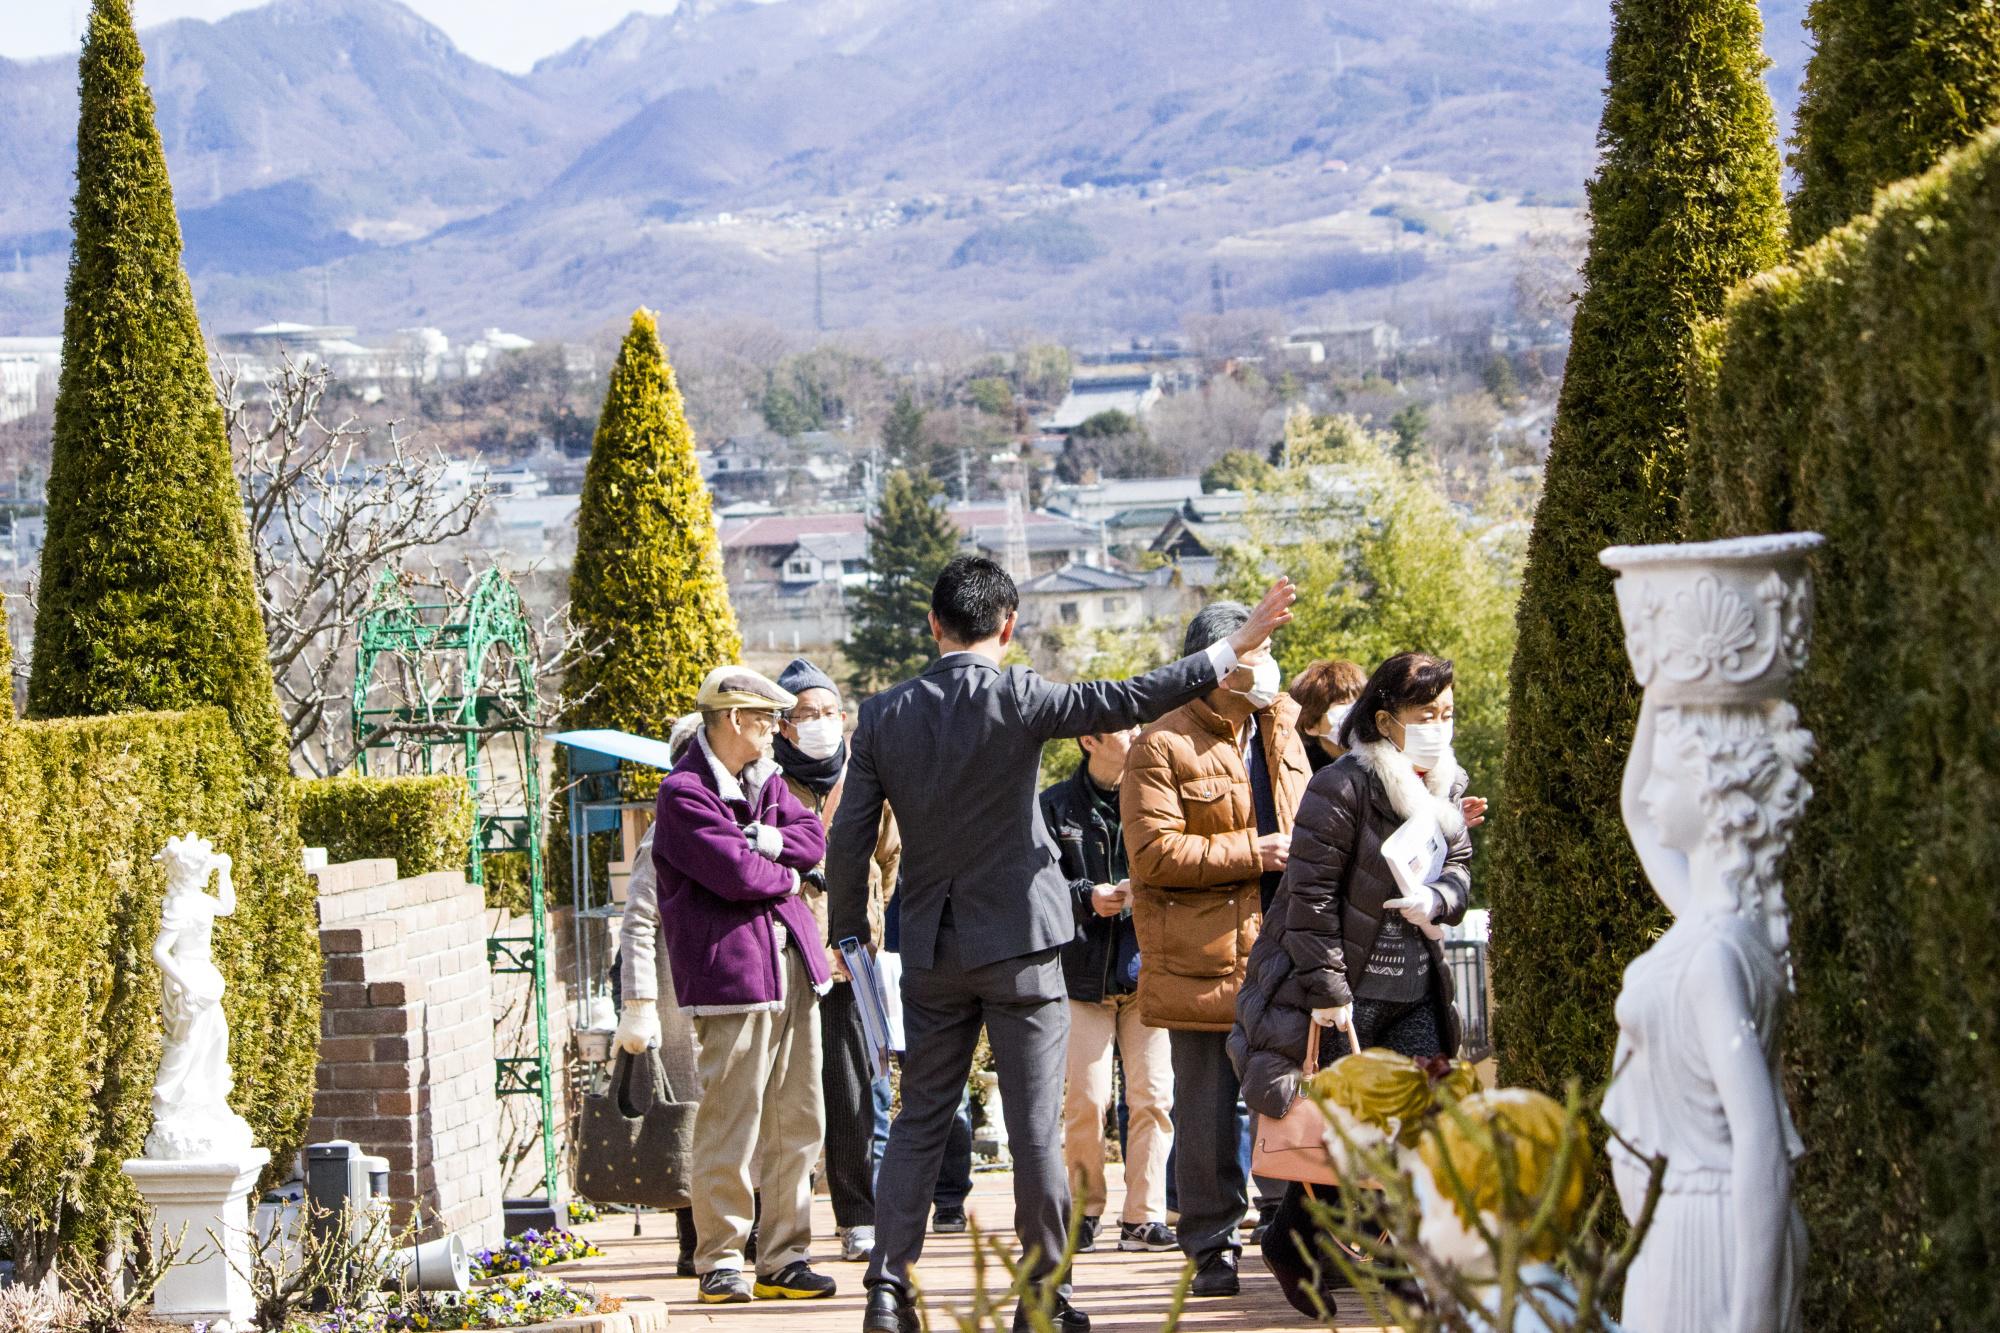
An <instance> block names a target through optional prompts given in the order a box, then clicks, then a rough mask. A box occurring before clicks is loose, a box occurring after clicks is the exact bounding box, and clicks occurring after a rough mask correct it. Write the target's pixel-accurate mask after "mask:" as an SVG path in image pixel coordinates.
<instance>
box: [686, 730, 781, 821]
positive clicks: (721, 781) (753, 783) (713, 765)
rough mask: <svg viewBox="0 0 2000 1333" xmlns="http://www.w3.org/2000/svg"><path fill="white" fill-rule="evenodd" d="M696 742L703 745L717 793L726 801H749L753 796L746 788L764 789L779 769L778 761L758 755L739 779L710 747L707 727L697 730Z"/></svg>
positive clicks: (751, 789)
mask: <svg viewBox="0 0 2000 1333" xmlns="http://www.w3.org/2000/svg"><path fill="white" fill-rule="evenodd" d="M694 743H695V744H696V745H699V746H700V747H701V757H702V758H703V759H706V760H707V761H708V771H709V773H710V774H711V775H713V776H714V778H715V790H716V794H717V795H719V796H721V797H722V799H723V800H725V801H743V802H745V803H748V802H749V801H750V800H751V797H750V796H749V795H747V794H746V789H747V790H748V791H752V792H761V791H763V790H764V784H765V783H767V782H769V781H770V780H771V775H772V774H774V773H776V772H777V771H778V763H777V761H776V760H775V759H766V758H764V756H762V755H758V756H757V757H756V758H755V759H753V760H751V761H750V767H748V768H746V769H744V770H743V775H742V777H741V779H739V778H738V777H737V775H736V774H734V773H731V772H730V771H729V769H728V767H727V766H726V765H725V764H724V763H723V762H722V761H721V760H720V759H717V758H716V757H715V751H714V750H712V749H710V748H709V745H708V730H707V728H702V729H701V730H699V731H696V732H695V734H694Z"/></svg>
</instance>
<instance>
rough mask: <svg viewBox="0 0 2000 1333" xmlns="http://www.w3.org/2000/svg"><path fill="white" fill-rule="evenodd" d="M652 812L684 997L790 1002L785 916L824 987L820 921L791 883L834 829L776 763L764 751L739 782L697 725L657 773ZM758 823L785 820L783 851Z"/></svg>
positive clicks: (683, 1000)
mask: <svg viewBox="0 0 2000 1333" xmlns="http://www.w3.org/2000/svg"><path fill="white" fill-rule="evenodd" d="M655 819H656V820H657V824H656V827H655V831H654V834H653V868H654V871H655V872H656V873H657V875H658V878H659V900H660V935H661V938H662V941H663V943H664V944H665V946H666V949H667V957H668V958H669V959H670V960H671V961H672V963H673V969H674V991H675V998H676V999H678V1000H679V1002H680V1005H681V1008H683V1009H686V1010H689V1011H690V1012H692V1013H695V1014H725V1013H749V1012H753V1011H756V1010H760V1009H772V1010H775V1009H778V1008H781V1007H782V1006H783V1003H784V1000H783V996H784V988H783V985H782V978H783V976H784V972H783V966H782V960H781V959H780V958H779V956H778V947H777V933H776V932H775V931H774V929H773V926H774V925H777V924H782V925H783V926H784V927H785V929H786V931H787V932H789V933H790V935H791V938H792V940H793V941H794V942H795V943H794V947H796V948H797V949H798V950H799V953H800V954H801V955H802V956H803V958H804V959H805V965H806V971H807V973H808V974H809V975H810V976H811V977H812V982H813V986H814V988H815V989H816V990H824V989H825V988H826V986H827V985H828V983H829V981H830V980H831V978H830V976H829V974H828V972H827V967H826V955H825V951H824V950H823V949H821V948H820V947H819V927H818V925H817V924H816V923H815V922H814V920H813V914H812V911H811V909H810V908H808V907H807V906H806V903H805V900H804V899H803V898H801V897H799V895H798V894H797V893H795V892H794V891H793V887H794V885H796V884H797V883H798V874H803V873H804V872H805V871H808V870H811V869H813V868H814V867H815V866H817V865H818V864H819V863H820V861H821V859H822V858H823V857H824V856H825V855H826V831H825V829H824V828H823V827H822V826H821V824H820V822H819V817H818V816H817V815H815V814H813V812H812V811H810V810H808V809H806V808H805V807H804V806H803V805H801V804H799V801H798V799H797V798H796V797H794V796H793V795H792V794H791V792H790V790H788V789H787V788H786V786H785V780H784V777H783V776H782V775H781V774H780V773H779V771H778V766H777V765H776V764H775V763H772V762H771V761H769V760H759V761H758V762H756V763H755V764H752V765H751V766H750V767H749V768H748V769H746V770H745V771H744V773H743V774H742V780H741V782H740V783H739V782H738V781H737V780H736V779H734V778H731V777H729V776H728V775H727V774H726V773H723V772H721V771H720V766H719V765H717V764H716V763H714V762H713V761H712V760H711V759H710V756H709V750H708V745H707V742H706V739H705V738H702V737H699V736H697V738H696V740H695V742H694V743H693V744H691V745H689V746H688V748H687V753H686V754H684V755H682V756H681V761H680V762H679V763H678V764H676V765H674V769H673V771H672V772H671V773H669V774H667V776H666V780H665V781H663V782H661V783H660V797H659V801H658V803H657V805H656V807H655ZM751 823H758V824H767V825H770V826H772V827H774V828H776V829H777V830H778V831H779V834H780V836H781V837H782V839H783V843H784V848H783V851H781V852H780V853H779V856H778V859H777V860H775V861H772V860H770V859H769V858H767V857H765V856H763V855H761V854H760V853H759V852H758V851H757V850H756V849H755V848H754V847H752V846H751V845H750V843H749V840H748V839H747V838H745V837H744V834H743V829H744V827H745V826H746V825H748V824H751ZM795 871H796V872H798V874H795V873H794V872H795Z"/></svg>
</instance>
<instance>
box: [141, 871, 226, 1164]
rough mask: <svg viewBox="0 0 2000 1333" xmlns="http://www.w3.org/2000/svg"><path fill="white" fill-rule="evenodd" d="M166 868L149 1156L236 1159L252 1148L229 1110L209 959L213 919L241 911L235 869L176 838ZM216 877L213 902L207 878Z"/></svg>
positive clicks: (214, 971)
mask: <svg viewBox="0 0 2000 1333" xmlns="http://www.w3.org/2000/svg"><path fill="white" fill-rule="evenodd" d="M153 859H154V860H155V861H159V862H161V863H163V864H164V865H165V866H166V870H167V896H166V899H165V901H164V902H163V903H162V904H161V906H160V933H159V936H158V938H156V939H155V940H154V941H153V961H154V962H155V963H157V964H158V965H159V968H160V1020H161V1027H162V1029H163V1031H162V1049H161V1052H160V1072H159V1075H158V1077H157V1078H156V1079H155V1080H154V1083H153V1128H152V1132H151V1133H149V1134H147V1136H146V1156H147V1157H149V1158H152V1159H155V1160H159V1161H193V1160H209V1159H216V1158H224V1157H233V1156H237V1155H240V1154H242V1153H244V1152H247V1151H248V1150H249V1149H250V1147H251V1140H250V1126H249V1125H248V1124H246V1123H245V1122H244V1120H243V1117H242V1116H239V1115H237V1114H236V1113H235V1112H234V1111H232V1110H230V1109H229V1092H230V1089H231V1088H232V1087H233V1086H234V1082H235V1080H234V1076H233V1075H232V1074H231V1073H230V1069H229V1020H228V1018H227V1017H226V1016H225V1015H224V1014H223V1011H222V972H221V971H220V969H218V968H217V967H216V966H215V960H214V958H213V957H212V956H211V954H210V936H211V935H212V934H213V932H214V929H215V918H217V917H219V916H228V915H229V914H230V913H232V912H234V911H235V910H236V886H235V885H234V884H233V883H232V882H231V881H230V869H231V861H230V858H229V855H228V854H227V853H218V852H216V850H215V849H214V847H213V846H212V845H210V843H209V841H208V840H207V839H206V838H198V837H196V836H195V835H194V834H192V833H190V834H188V835H186V836H185V837H180V838H171V839H169V840H168V842H167V845H166V848H165V850H163V851H162V852H160V854H159V855H158V856H156V857H154V858H153ZM211 874H213V875H215V876H216V877H217V885H216V887H217V890H218V892H217V893H216V894H215V895H214V896H211V895H210V894H209V893H208V891H207V889H208V879H209V876H210V875H211Z"/></svg>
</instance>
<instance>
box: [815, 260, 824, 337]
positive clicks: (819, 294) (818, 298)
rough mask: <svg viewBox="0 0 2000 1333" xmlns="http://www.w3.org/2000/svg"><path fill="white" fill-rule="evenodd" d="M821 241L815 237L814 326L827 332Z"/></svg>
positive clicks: (822, 331)
mask: <svg viewBox="0 0 2000 1333" xmlns="http://www.w3.org/2000/svg"><path fill="white" fill-rule="evenodd" d="M820 246H821V241H820V238H819V237H818V236H814V237H813V327H814V328H815V329H817V330H819V331H820V332H821V333H825V332H826V264H825V261H824V257H823V255H822V253H821V249H820Z"/></svg>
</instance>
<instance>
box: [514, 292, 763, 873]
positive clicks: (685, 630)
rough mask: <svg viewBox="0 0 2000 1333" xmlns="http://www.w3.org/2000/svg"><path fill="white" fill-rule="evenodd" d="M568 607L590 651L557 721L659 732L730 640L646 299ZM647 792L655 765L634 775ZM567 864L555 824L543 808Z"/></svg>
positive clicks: (668, 374)
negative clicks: (594, 649)
mask: <svg viewBox="0 0 2000 1333" xmlns="http://www.w3.org/2000/svg"><path fill="white" fill-rule="evenodd" d="M576 528H577V532H576V563H575V565H574V566H573V567H572V568H571V571H570V580H569V595H570V614H571V616H572V617H573V618H574V619H575V621H576V623H577V625H578V626H579V627H580V628H581V629H582V630H583V632H584V634H585V636H586V638H587V639H588V641H589V642H591V643H592V644H595V645H598V646H599V647H600V649H601V651H600V652H599V653H598V654H597V655H596V656H595V657H592V658H590V659H589V660H587V661H584V662H581V663H579V664H578V665H577V666H575V667H573V668H572V669H571V670H570V672H569V675H568V677H567V679H565V681H564V682H563V693H564V698H565V701H566V702H565V709H564V719H563V720H564V724H565V725H566V726H569V727H610V728H615V729H617V730H620V731H630V732H635V733H637V734H639V735H642V736H652V737H656V738H658V739H660V740H665V739H666V735H667V732H668V731H669V730H670V729H671V728H672V726H673V721H674V719H675V718H677V717H679V716H680V715H681V714H683V713H685V712H687V711H688V710H689V709H691V708H693V707H694V696H695V691H696V690H697V689H698V688H699V687H700V685H701V678H702V677H703V676H704V675H706V674H707V673H708V671H709V670H710V669H711V668H713V667H717V666H720V665H722V664H724V663H726V662H734V661H736V660H737V658H738V657H739V656H740V655H741V653H742V651H743V636H742V635H741V633H739V632H738V630H737V627H736V612H735V609H734V608H733V607H731V605H730V603H729V585H728V584H727V583H726V582H725V581H724V579H723V573H722V544H721V540H720V538H719V536H718V535H717V532H716V524H715V508H714V503H713V501H712V499H711V497H710V495H709V492H708V485H707V483H705V482H704V481H702V479H701V469H700V467H699V465H698V464H697V463H696V461H695V456H694V432H693V431H691V430H690V429H689V428H688V423H687V414H686V411H685V409H684V407H683V405H682V402H681V391H680V387H679V385H678V384H676V383H675V381H674V370H673V367H672V366H671V365H669V364H668V363H667V357H666V352H665V351H664V350H663V349H662V348H661V346H660V335H659V326H658V324H657V322H656V321H655V319H654V316H653V313H652V312H651V311H650V310H640V311H637V312H635V313H634V314H633V316H632V327H631V330H630V331H629V332H628V333H627V334H626V335H625V341H624V343H623V345H622V346H621V347H620V348H619V350H618V360H617V363H616V364H615V365H613V366H612V368H611V380H610V384H609V386H608V387H607V388H606V390H605V395H604V410H603V412H602V414H601V415H600V416H599V417H598V419H597V436H596V439H595V441H594V443H593V444H592V447H591V454H590V465H589V467H588V468H587V469H586V470H585V472H584V477H583V498H582V501H581V507H580V508H579V509H578V511H577V518H576ZM633 780H634V783H635V794H642V795H644V796H646V797H650V796H651V795H652V789H653V788H655V787H657V785H658V782H659V775H658V774H652V775H651V776H650V778H648V777H646V775H643V774H635V775H634V778H633ZM554 823H555V831H556V835H557V839H558V854H556V855H554V856H553V857H552V858H551V861H550V864H551V865H552V866H553V867H555V868H556V870H557V873H558V874H559V875H566V872H567V870H568V867H569V853H568V847H567V843H566V841H564V840H566V839H567V837H568V826H567V824H566V822H565V821H564V819H560V818H559V819H557V820H556V821H554Z"/></svg>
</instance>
